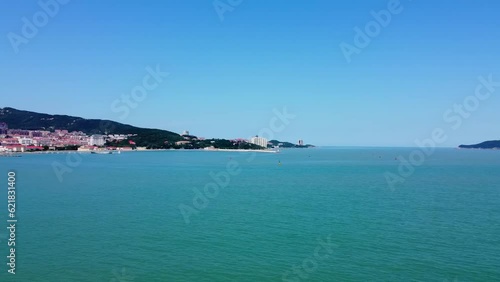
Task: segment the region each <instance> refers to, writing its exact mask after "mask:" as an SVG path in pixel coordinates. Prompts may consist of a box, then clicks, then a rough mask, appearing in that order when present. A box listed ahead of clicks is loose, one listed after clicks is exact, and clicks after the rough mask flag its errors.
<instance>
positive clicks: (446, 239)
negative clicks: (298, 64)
mask: <svg viewBox="0 0 500 282" xmlns="http://www.w3.org/2000/svg"><path fill="white" fill-rule="evenodd" d="M413 150H415V149H412V148H398V149H394V148H325V149H305V150H298V149H296V150H284V151H282V152H281V153H280V154H266V153H258V154H255V156H252V155H251V154H249V153H240V152H199V151H165V152H130V153H123V154H120V155H83V156H82V157H81V158H82V159H81V161H80V162H78V160H77V158H76V156H77V155H76V154H73V155H72V157H71V158H70V159H67V158H68V156H69V155H68V154H36V155H35V154H31V155H30V154H25V155H23V157H21V158H0V177H1V178H3V180H1V183H3V186H4V188H3V189H2V191H3V192H0V201H1V202H0V219H1V221H0V224H1V226H5V227H6V226H7V223H6V220H7V214H8V212H7V185H6V183H7V172H8V171H9V170H14V171H15V172H16V173H17V195H16V196H17V198H16V201H17V206H16V208H17V211H16V213H17V218H18V223H17V228H16V247H17V250H16V259H17V261H16V275H11V274H9V273H7V270H8V266H7V265H6V263H7V258H6V256H7V255H9V252H8V247H7V242H6V237H5V236H6V235H7V229H6V228H5V227H2V228H1V229H0V240H1V241H2V242H0V251H1V257H2V258H3V259H1V261H2V266H1V269H0V281H51V282H53V281H121V282H126V281H127V282H130V281H450V282H451V281H500V255H499V254H500V173H499V172H500V151H480V150H477V151H476V150H470V151H469V150H455V149H438V150H436V152H434V154H432V155H431V156H429V157H428V158H426V161H425V163H424V164H423V165H421V166H419V167H416V168H415V172H414V173H413V175H411V176H409V177H407V178H406V181H405V182H404V183H403V184H399V185H396V186H395V187H394V189H390V188H389V187H388V185H387V182H386V179H385V177H384V173H386V172H388V171H389V172H393V173H396V174H397V170H398V165H399V163H400V162H399V161H398V160H396V159H395V157H397V156H399V155H402V156H405V157H406V158H407V157H408V156H409V155H410V153H411V152H412V151H413ZM54 162H57V163H59V164H60V165H63V166H66V167H67V168H70V169H71V171H70V172H65V173H64V174H63V175H62V181H59V179H58V177H57V176H56V173H55V172H54V168H53V164H54ZM279 163H281V165H280V164H279ZM228 164H229V172H232V174H230V173H229V172H228ZM211 172H213V173H216V174H217V173H219V174H220V173H221V172H222V174H224V175H226V174H225V173H227V175H229V178H228V180H229V184H228V185H227V186H226V187H224V188H219V189H218V190H219V191H214V190H213V189H212V190H209V191H208V192H209V196H211V197H212V198H205V195H203V196H200V195H199V194H198V196H197V198H196V197H195V196H196V195H197V193H196V192H194V191H196V190H198V191H200V193H205V192H203V190H204V187H205V186H206V185H207V184H209V183H214V180H213V179H212V177H211V176H210V173H211ZM222 174H220V175H222ZM227 175H226V176H227ZM220 179H221V181H222V182H227V181H226V180H227V179H226V178H225V177H221V178H220ZM222 184H225V183H222ZM214 186H215V185H209V186H208V187H209V188H210V187H211V188H214ZM217 192H218V193H217ZM193 199H195V200H197V202H196V206H194V205H193ZM181 204H182V205H184V206H183V207H184V209H185V210H187V211H191V212H192V214H191V215H190V216H189V223H186V222H187V221H186V219H185V217H184V216H183V215H182V214H181V211H180V209H179V205H181ZM188 206H189V207H190V208H186V207H188ZM2 235H4V236H3V237H2ZM293 267H295V269H293Z"/></svg>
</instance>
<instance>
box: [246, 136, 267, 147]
mask: <svg viewBox="0 0 500 282" xmlns="http://www.w3.org/2000/svg"><path fill="white" fill-rule="evenodd" d="M250 143H252V144H255V145H259V146H261V147H264V148H267V139H266V138H262V137H259V136H255V137H252V138H250Z"/></svg>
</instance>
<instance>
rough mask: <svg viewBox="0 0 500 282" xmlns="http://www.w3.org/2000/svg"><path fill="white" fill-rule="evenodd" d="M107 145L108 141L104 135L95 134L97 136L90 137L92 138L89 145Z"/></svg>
mask: <svg viewBox="0 0 500 282" xmlns="http://www.w3.org/2000/svg"><path fill="white" fill-rule="evenodd" d="M105 143H106V141H105V140H104V136H103V135H98V134H95V135H92V136H90V138H89V145H93V146H104V144H105Z"/></svg>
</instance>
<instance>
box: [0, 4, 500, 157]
mask: <svg viewBox="0 0 500 282" xmlns="http://www.w3.org/2000/svg"><path fill="white" fill-rule="evenodd" d="M54 1H56V0H40V1H28V0H25V1H17V0H4V1H0V36H1V37H0V38H1V39H0V107H14V108H17V109H23V110H29V111H36V112H43V113H50V114H66V115H73V116H81V117H84V118H100V119H111V120H115V121H118V122H122V123H126V124H132V125H136V126H141V127H148V128H161V129H166V130H170V131H174V132H178V133H181V132H182V131H184V130H189V131H190V133H191V134H193V135H197V136H200V137H206V138H212V137H219V138H240V137H241V138H249V137H251V136H254V135H256V134H258V133H259V132H260V133H263V132H266V129H273V128H276V126H274V127H273V126H270V124H271V123H272V121H275V120H276V111H279V112H282V111H283V109H286V111H287V112H288V113H289V115H291V116H293V118H290V119H289V120H287V124H286V125H285V126H280V127H279V130H274V131H273V130H271V131H272V135H273V137H274V138H275V139H279V140H286V141H291V142H296V141H297V140H298V139H303V140H304V142H305V143H310V144H315V145H320V146H326V145H333V146H409V147H413V146H415V145H416V143H415V142H416V140H418V141H422V140H426V139H429V138H431V139H432V138H433V132H434V131H436V130H440V131H441V132H442V133H443V134H442V135H444V136H445V137H446V138H434V141H433V142H434V143H435V144H436V145H437V146H449V147H455V146H458V145H459V144H471V143H479V142H482V141H485V140H493V139H496V140H498V139H500V130H499V129H500V128H499V127H500V125H499V122H498V121H499V120H500V111H499V110H498V109H499V108H500V107H499V106H500V97H499V96H500V85H499V84H500V83H497V82H496V81H498V82H500V64H499V62H500V52H498V50H500V28H499V27H500V17H498V11H499V9H500V2H498V1H493V0H492V1H481V0H480V1H464V0H453V1H451V0H440V1H431V0H418V1H417V0H413V1H411V0H401V1H396V0H390V1H388V0H385V1H379V0H373V1H330V0H323V1H320V0H307V1H305V0H304V1H290V0H286V1H285V0H274V1H269V0H216V1H212V0H205V1H201V0H198V1H194V0H176V1H173V0H166V1H153V0H144V1H124V0H122V1H118V0H106V1H97V0H86V1H83V0H72V1H68V0H59V1H60V2H54ZM30 28H31V29H30ZM33 28H34V29H33ZM346 46H347V47H346ZM156 69H158V70H159V72H160V74H161V76H158V73H157V75H156V78H157V80H154V77H153V76H152V75H151V74H150V73H151V72H153V73H154V72H155V70H156ZM167 73H168V74H167ZM480 77H483V80H480V79H479V78H480ZM488 77H489V78H488ZM485 80H486V81H488V80H490V83H486V85H485V84H484V83H482V82H481V81H483V82H484V81H485ZM144 81H146V84H145V82H144ZM145 86H147V88H148V89H146V87H145ZM478 88H479V89H480V91H479V92H478V93H481V94H480V95H479V94H477V93H476V89H478ZM495 88H498V89H497V91H496V92H495ZM141 89H142V90H144V91H145V92H141V91H140V90H141ZM488 89H489V90H488ZM481 91H482V92H481ZM132 94H134V95H132ZM478 95H479V96H478ZM123 97H128V98H123ZM134 97H135V98H134ZM478 97H480V98H481V99H480V98H478ZM121 99H125V100H121ZM126 99H128V100H126ZM130 99H132V100H130ZM124 101H128V102H124ZM465 104H466V107H465V108H464V105H465ZM460 107H461V108H460ZM460 109H461V110H460ZM267 132H269V131H267ZM264 137H266V136H264ZM441 137H442V136H441ZM438 139H439V140H438Z"/></svg>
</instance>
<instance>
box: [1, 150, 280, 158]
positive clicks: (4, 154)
mask: <svg viewBox="0 0 500 282" xmlns="http://www.w3.org/2000/svg"><path fill="white" fill-rule="evenodd" d="M161 151H181V152H200V151H201V152H241V153H244V152H256V153H279V151H274V150H255V149H147V150H127V151H122V150H109V152H112V154H117V153H118V152H120V153H128V152H161ZM91 152H92V151H78V150H61V151H33V152H1V153H0V157H2V156H6V157H10V156H11V155H24V154H65V153H66V154H70V153H83V154H90V153H91Z"/></svg>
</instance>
